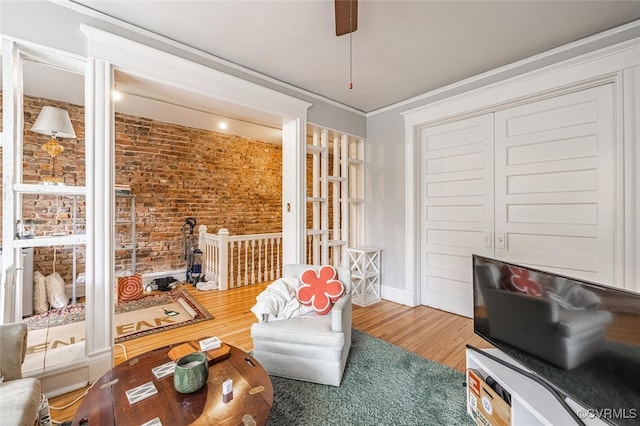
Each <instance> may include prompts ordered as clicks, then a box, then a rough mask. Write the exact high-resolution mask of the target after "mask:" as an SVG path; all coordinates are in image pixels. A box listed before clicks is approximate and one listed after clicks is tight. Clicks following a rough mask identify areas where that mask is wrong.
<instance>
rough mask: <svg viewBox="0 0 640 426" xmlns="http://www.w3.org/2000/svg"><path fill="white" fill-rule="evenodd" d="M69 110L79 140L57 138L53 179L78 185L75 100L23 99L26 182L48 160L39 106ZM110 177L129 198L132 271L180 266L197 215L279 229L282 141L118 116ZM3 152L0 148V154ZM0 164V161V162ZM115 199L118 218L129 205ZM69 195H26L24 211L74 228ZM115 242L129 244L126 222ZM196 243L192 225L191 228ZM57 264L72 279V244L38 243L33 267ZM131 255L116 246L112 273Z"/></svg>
mask: <svg viewBox="0 0 640 426" xmlns="http://www.w3.org/2000/svg"><path fill="white" fill-rule="evenodd" d="M44 105H53V106H58V107H61V108H64V109H66V110H67V111H69V114H70V116H71V120H72V123H73V126H74V129H75V132H76V134H77V137H78V138H77V140H76V139H64V140H62V141H61V143H62V145H63V146H64V147H65V151H64V152H63V153H62V154H60V155H59V156H58V157H57V158H56V161H55V174H56V176H63V178H64V181H65V183H66V184H67V185H80V186H82V185H85V178H84V176H85V166H84V165H85V160H84V156H85V151H84V110H83V108H82V107H81V106H77V105H71V104H67V103H63V102H56V101H50V100H46V99H40V98H29V97H25V100H24V128H25V132H24V176H23V182H25V183H37V182H39V181H40V179H41V177H42V176H43V175H48V174H50V173H51V160H50V158H49V156H48V154H47V153H46V152H44V151H43V150H42V149H41V148H40V146H41V145H42V144H43V143H44V142H46V140H47V138H46V137H45V136H43V135H38V134H36V133H33V132H31V131H30V130H29V129H30V128H31V126H32V125H33V122H34V121H35V119H36V118H37V116H38V114H39V112H40V110H41V108H42V106H44ZM115 133H116V141H115V176H116V178H115V180H116V183H117V184H127V185H130V186H131V190H132V192H133V194H135V195H136V228H137V229H136V240H137V249H136V254H137V271H138V272H141V273H146V272H154V271H166V270H173V269H182V268H185V267H186V266H185V261H184V260H183V256H182V253H183V245H182V224H183V222H184V220H185V218H187V217H194V218H195V219H196V220H197V223H198V225H200V224H204V225H206V226H207V227H208V228H209V232H217V231H218V230H219V229H220V228H227V229H229V233H230V234H231V235H244V234H259V233H267V232H280V231H281V230H282V210H281V205H282V148H281V146H279V145H273V144H270V143H266V142H261V141H256V140H248V139H244V138H240V137H237V136H230V135H225V134H220V133H216V132H211V131H206V130H200V129H194V128H188V127H183V126H178V125H175V124H170V123H165V122H160V121H155V120H151V119H146V118H141V117H133V116H129V115H124V114H116V117H115ZM0 155H1V154H0ZM0 167H1V163H0ZM122 202H123V200H118V202H117V203H116V212H115V214H116V217H123V215H125V213H126V212H127V209H128V207H127V206H126V205H123V204H122ZM73 205H74V200H73V197H65V196H41V195H24V196H23V218H25V219H30V218H35V219H37V220H38V225H37V235H51V234H52V233H53V232H71V231H72V230H73V225H72V222H73V221H72V214H73V210H74V208H73ZM76 207H77V212H78V213H77V220H76V223H77V224H78V225H77V226H78V228H79V232H84V226H85V218H86V209H85V205H84V197H78V199H77V200H76ZM118 230H119V231H121V232H120V233H119V234H122V235H120V236H117V237H116V244H117V243H118V242H123V241H124V242H126V241H128V238H129V237H128V235H127V234H130V231H129V229H127V228H126V226H118ZM195 232H196V233H195V238H196V241H197V237H198V235H197V227H196V231H195ZM84 251H85V250H84V247H80V248H79V249H78V250H76V256H77V257H78V263H77V265H78V268H77V273H80V272H83V271H84V259H85V252H84ZM54 255H55V269H56V271H58V272H60V273H61V274H62V275H63V277H64V278H65V281H66V282H70V279H71V267H72V266H71V265H72V257H73V256H72V255H73V253H72V250H71V249H70V248H61V247H58V248H56V249H55V253H54V249H52V248H37V249H36V250H35V254H34V256H35V257H34V270H39V271H41V272H42V273H43V274H45V275H47V274H49V273H51V272H52V270H53V261H54ZM129 258H130V256H129V253H127V252H124V251H118V252H117V253H116V270H120V269H124V270H126V269H130V261H129Z"/></svg>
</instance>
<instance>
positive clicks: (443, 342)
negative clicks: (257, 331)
mask: <svg viewBox="0 0 640 426" xmlns="http://www.w3.org/2000/svg"><path fill="white" fill-rule="evenodd" d="M266 285H267V283H263V284H257V285H253V286H247V287H243V288H238V289H233V290H228V291H205V292H203V291H198V290H197V289H195V288H194V287H192V286H187V287H186V288H187V289H188V290H189V292H190V293H191V294H193V295H194V297H195V298H196V299H197V300H198V301H199V302H200V303H201V304H202V305H203V306H204V307H205V308H206V309H207V310H208V311H209V312H210V313H211V314H213V316H214V317H215V319H213V320H211V321H206V322H201V323H198V324H193V325H190V326H185V327H181V328H178V329H175V330H169V331H165V332H162V333H156V334H153V335H151V336H146V337H142V338H139V339H135V340H130V341H127V342H124V343H123V344H121V345H116V347H115V350H114V365H115V364H119V363H121V362H123V361H124V360H125V359H127V358H132V357H135V356H136V355H139V354H141V353H144V352H146V351H149V350H151V349H155V348H158V347H161V346H165V345H168V344H171V343H178V342H182V341H186V340H197V339H200V338H202V337H205V336H218V337H219V338H220V339H221V340H222V341H224V342H227V343H229V344H231V345H233V346H236V347H238V348H240V349H242V350H244V351H246V352H249V351H251V350H252V349H253V342H252V340H251V334H250V329H251V324H253V323H254V322H256V321H257V319H256V317H255V315H254V314H253V313H252V312H251V311H250V309H251V307H252V306H253V305H254V304H255V298H256V296H257V295H258V294H259V293H260V292H261V291H262V290H264V288H265V287H266ZM353 328H355V329H357V330H360V331H363V332H365V333H368V334H370V335H372V336H375V337H378V338H380V339H383V340H386V341H388V342H390V343H393V344H395V345H397V346H400V347H403V348H405V349H406V350H408V351H411V352H415V353H417V354H419V355H421V356H423V357H425V358H428V359H431V360H434V361H437V362H440V363H442V364H445V365H448V366H450V367H452V368H454V369H456V370H458V371H464V368H465V345H466V344H471V345H474V346H476V347H479V348H489V347H491V345H490V344H488V343H487V342H485V341H484V340H483V339H481V338H480V337H478V336H476V335H474V333H473V323H472V321H471V320H470V319H469V318H465V317H461V316H458V315H453V314H450V313H447V312H444V311H439V310H437V309H432V308H428V307H426V306H418V307H414V308H411V307H408V306H404V305H400V304H398V303H394V302H389V301H385V300H383V301H380V302H378V303H376V304H374V305H371V306H368V307H359V306H356V305H354V306H353ZM125 353H126V358H125ZM84 391H85V389H79V390H77V391H73V392H69V393H67V394H64V395H61V396H58V397H56V398H52V399H51V400H50V401H49V404H50V405H51V407H52V409H51V415H52V417H53V419H54V420H56V421H64V420H71V419H72V418H73V416H74V414H75V412H76V410H77V408H78V405H79V404H80V401H78V402H75V403H73V404H71V405H70V406H69V407H66V405H68V404H70V403H71V402H72V401H74V400H75V399H77V398H79V397H80V396H81V395H82V394H83V393H84ZM53 407H64V408H63V409H54V408H53Z"/></svg>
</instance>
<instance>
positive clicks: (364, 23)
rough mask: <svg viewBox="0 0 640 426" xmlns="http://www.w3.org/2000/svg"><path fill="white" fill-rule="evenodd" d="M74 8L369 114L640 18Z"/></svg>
mask: <svg viewBox="0 0 640 426" xmlns="http://www.w3.org/2000/svg"><path fill="white" fill-rule="evenodd" d="M74 3H77V4H81V5H85V6H87V7H89V8H91V9H94V10H96V11H99V12H102V13H104V14H106V15H109V16H111V17H113V18H116V19H119V20H122V21H125V22H127V23H129V24H133V25H135V26H138V27H140V28H143V29H145V30H148V31H151V32H154V33H157V34H160V35H163V36H165V37H168V38H170V39H172V40H174V41H177V42H180V43H182V44H185V45H187V46H190V47H193V48H196V49H198V50H201V51H202V52H206V53H208V54H211V55H214V56H216V57H218V58H221V59H223V60H225V61H228V62H230V63H233V64H236V65H239V66H241V67H244V68H247V69H249V70H252V71H255V72H258V73H260V74H263V75H265V76H268V77H270V78H271V79H275V80H278V81H281V82H283V83H286V84H287V85H290V86H295V87H297V88H299V89H302V90H304V91H306V92H311V93H314V94H316V95H319V96H321V97H324V98H327V99H331V100H333V101H335V102H338V103H340V104H343V105H347V106H349V107H351V108H354V109H356V110H359V111H362V112H364V113H367V112H371V111H375V110H377V109H380V108H384V107H386V106H389V105H392V104H394V103H397V102H401V101H403V100H406V99H408V98H411V97H414V96H417V95H420V94H423V93H425V92H428V91H430V90H433V89H436V88H439V87H442V86H445V85H448V84H451V83H454V82H456V81H459V80H462V79H464V78H467V77H471V76H473V75H477V74H480V73H482V72H485V71H489V70H491V69H494V68H496V67H499V66H502V65H506V64H509V63H511V62H514V61H517V60H520V59H524V58H527V57H529V56H532V55H534V54H537V53H541V52H544V51H546V50H549V49H552V48H554V47H558V46H561V45H563V44H566V43H569V42H572V41H575V40H578V39H580V38H583V37H586V36H588V35H591V34H594V33H597V32H601V31H604V30H606V29H609V28H612V27H615V26H618V25H621V24H624V23H628V22H630V21H633V20H637V19H640V1H613V0H611V1H558V0H556V1H517V0H513V1H480V0H474V1H391V0H387V1H375V0H360V2H359V6H358V8H359V10H358V14H359V16H358V30H357V31H356V32H355V33H353V35H352V38H350V36H349V35H344V36H341V37H336V36H335V26H334V25H335V23H334V15H333V7H334V5H333V0H296V1H283V0H278V1H275V0H258V1H256V0H254V1H248V0H247V1H244V0H208V1H205V0H200V1H186V0H185V1H177V0H175V1H168V0H126V1H124V0H122V1H120V0H109V1H105V0H74ZM350 46H351V48H352V50H351V51H350ZM350 66H351V67H352V68H351V69H352V80H350ZM350 81H352V82H353V89H349V83H350Z"/></svg>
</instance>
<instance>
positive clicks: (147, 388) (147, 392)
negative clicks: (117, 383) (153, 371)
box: [125, 382, 158, 405]
mask: <svg viewBox="0 0 640 426" xmlns="http://www.w3.org/2000/svg"><path fill="white" fill-rule="evenodd" d="M125 393H126V395H127V399H128V400H129V404H131V405H133V404H135V403H136V402H140V401H142V400H144V399H147V398H149V397H150V396H153V395H155V394H157V393H158V389H157V388H156V387H155V385H154V384H153V383H152V382H147V383H145V384H144V385H140V386H137V387H135V388H133V389H129V390H128V391H127V392H125Z"/></svg>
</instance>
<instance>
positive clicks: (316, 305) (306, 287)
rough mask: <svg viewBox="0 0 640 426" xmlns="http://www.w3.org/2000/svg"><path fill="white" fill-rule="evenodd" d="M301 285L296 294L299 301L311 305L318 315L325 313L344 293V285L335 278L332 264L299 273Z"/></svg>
mask: <svg viewBox="0 0 640 426" xmlns="http://www.w3.org/2000/svg"><path fill="white" fill-rule="evenodd" d="M300 281H301V282H302V285H301V286H300V288H299V289H298V292H297V296H298V300H299V301H300V303H302V304H303V305H307V306H312V307H313V309H314V310H315V311H316V313H318V314H319V315H326V314H328V313H329V312H330V311H331V308H332V307H333V305H332V303H335V302H336V301H337V300H338V299H339V298H340V296H342V294H343V293H344V286H343V285H342V283H341V282H340V281H338V280H337V279H336V270H335V269H334V268H333V266H330V265H325V266H323V267H321V268H320V269H319V270H318V271H317V272H316V270H315V269H307V270H306V271H304V272H303V273H302V275H300Z"/></svg>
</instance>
